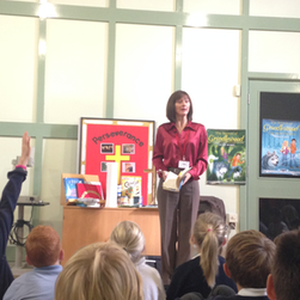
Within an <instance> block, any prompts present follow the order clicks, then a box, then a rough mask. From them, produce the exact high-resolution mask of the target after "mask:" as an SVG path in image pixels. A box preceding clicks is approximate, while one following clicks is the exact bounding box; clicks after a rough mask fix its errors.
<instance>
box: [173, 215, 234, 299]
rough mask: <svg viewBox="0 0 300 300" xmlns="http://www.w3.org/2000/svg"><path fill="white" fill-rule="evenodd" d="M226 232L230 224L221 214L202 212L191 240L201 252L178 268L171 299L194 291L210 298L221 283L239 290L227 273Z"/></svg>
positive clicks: (174, 276)
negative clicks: (224, 246) (227, 225)
mask: <svg viewBox="0 0 300 300" xmlns="http://www.w3.org/2000/svg"><path fill="white" fill-rule="evenodd" d="M225 234H226V226H225V223H224V221H223V219H222V218H221V217H220V216H219V215H216V214H213V213H204V214H200V215H199V217H198V218H197V221H196V223H195V225H194V229H193V234H192V236H191V239H190V240H191V244H192V246H193V247H194V249H196V250H197V252H198V254H197V255H196V256H195V257H194V258H192V259H191V260H190V261H187V262H185V263H183V264H182V265H180V266H178V267H177V268H176V269H175V272H174V275H173V277H172V280H171V284H170V286H169V288H168V290H167V299H168V300H174V299H175V298H179V297H182V296H183V295H185V294H187V293H190V292H196V293H200V294H201V295H202V296H203V297H204V298H206V297H208V295H209V293H210V292H211V291H212V288H213V287H214V286H215V285H218V284H225V285H228V286H230V287H231V288H233V289H234V290H236V285H235V283H234V282H233V280H232V279H230V278H228V277H227V276H226V275H225V273H224V270H223V264H224V262H225V259H224V258H223V257H222V256H220V255H219V252H220V249H221V247H222V245H224V244H225V243H226V238H225Z"/></svg>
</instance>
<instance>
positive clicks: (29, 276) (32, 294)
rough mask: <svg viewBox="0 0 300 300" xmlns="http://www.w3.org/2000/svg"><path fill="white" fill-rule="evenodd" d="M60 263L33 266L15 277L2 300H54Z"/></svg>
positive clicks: (60, 267)
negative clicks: (40, 266)
mask: <svg viewBox="0 0 300 300" xmlns="http://www.w3.org/2000/svg"><path fill="white" fill-rule="evenodd" d="M61 271H62V266H61V265H53V266H48V267H42V268H34V269H33V270H32V271H29V272H27V273H25V274H22V275H21V276H19V277H18V278H16V279H15V280H14V281H13V282H12V284H11V285H10V287H9V288H8V290H7V291H6V293H5V295H4V297H3V300H27V299H28V300H29V299H30V300H54V293H55V283H56V279H57V276H58V275H59V273H60V272H61Z"/></svg>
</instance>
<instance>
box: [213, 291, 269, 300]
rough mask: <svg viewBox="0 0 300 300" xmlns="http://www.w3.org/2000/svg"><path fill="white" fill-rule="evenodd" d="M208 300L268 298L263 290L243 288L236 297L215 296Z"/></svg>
mask: <svg viewBox="0 0 300 300" xmlns="http://www.w3.org/2000/svg"><path fill="white" fill-rule="evenodd" d="M209 300H269V298H268V296H267V291H266V289H265V288H262V289H254V288H243V289H241V290H240V291H239V292H238V293H237V294H236V295H233V296H229V297H224V296H217V297H214V298H209Z"/></svg>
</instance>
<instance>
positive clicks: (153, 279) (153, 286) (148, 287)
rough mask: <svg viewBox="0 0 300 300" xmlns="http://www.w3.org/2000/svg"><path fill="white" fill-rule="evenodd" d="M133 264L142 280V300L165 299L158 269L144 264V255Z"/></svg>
mask: <svg viewBox="0 0 300 300" xmlns="http://www.w3.org/2000/svg"><path fill="white" fill-rule="evenodd" d="M135 266H136V269H137V271H138V272H139V274H140V276H141V278H142V281H143V294H144V300H165V299H166V293H165V289H164V286H163V283H162V280H161V277H160V274H159V273H158V271H157V270H156V269H155V268H153V267H151V266H149V265H147V264H146V259H145V257H142V258H141V259H140V260H139V261H138V262H137V263H136V264H135Z"/></svg>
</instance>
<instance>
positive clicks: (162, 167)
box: [153, 91, 207, 285]
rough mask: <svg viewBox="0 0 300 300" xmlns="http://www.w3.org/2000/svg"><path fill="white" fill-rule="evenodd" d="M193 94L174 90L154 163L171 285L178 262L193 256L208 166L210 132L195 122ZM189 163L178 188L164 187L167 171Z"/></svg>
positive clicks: (165, 270)
mask: <svg viewBox="0 0 300 300" xmlns="http://www.w3.org/2000/svg"><path fill="white" fill-rule="evenodd" d="M192 115H193V106H192V101H191V99H190V96H189V95H188V94H187V93H186V92H183V91H176V92H174V93H173V94H172V95H171V96H170V98H169V100H168V103H167V118H168V119H169V120H170V122H169V123H165V124H163V125H161V126H160V127H159V128H158V130H157V135H156V143H155V146H154V152H153V164H154V166H155V168H156V170H157V172H158V174H159V177H160V181H159V186H158V189H157V200H158V210H159V217H160V226H161V260H162V262H161V276H162V279H163V283H164V284H165V285H169V284H170V281H171V277H172V275H173V272H174V269H175V268H176V266H179V265H181V264H182V263H184V262H186V261H188V260H189V259H190V256H191V249H190V244H189V238H190V236H191V232H192V228H193V225H194V223H195V222H196V219H197V215H198V208H199V201H200V192H199V183H198V180H199V176H200V175H201V174H203V172H204V171H205V170H206V168H207V135H206V130H205V127H204V126H203V125H201V124H197V123H193V122H192ZM187 167H192V168H191V170H190V171H189V172H188V173H187V175H186V177H185V179H184V182H183V186H182V188H181V189H180V191H179V192H171V191H167V190H164V189H163V188H162V184H163V182H164V180H165V179H166V177H167V175H168V172H169V171H172V172H174V173H176V174H179V172H180V171H181V170H183V169H185V168H187Z"/></svg>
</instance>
